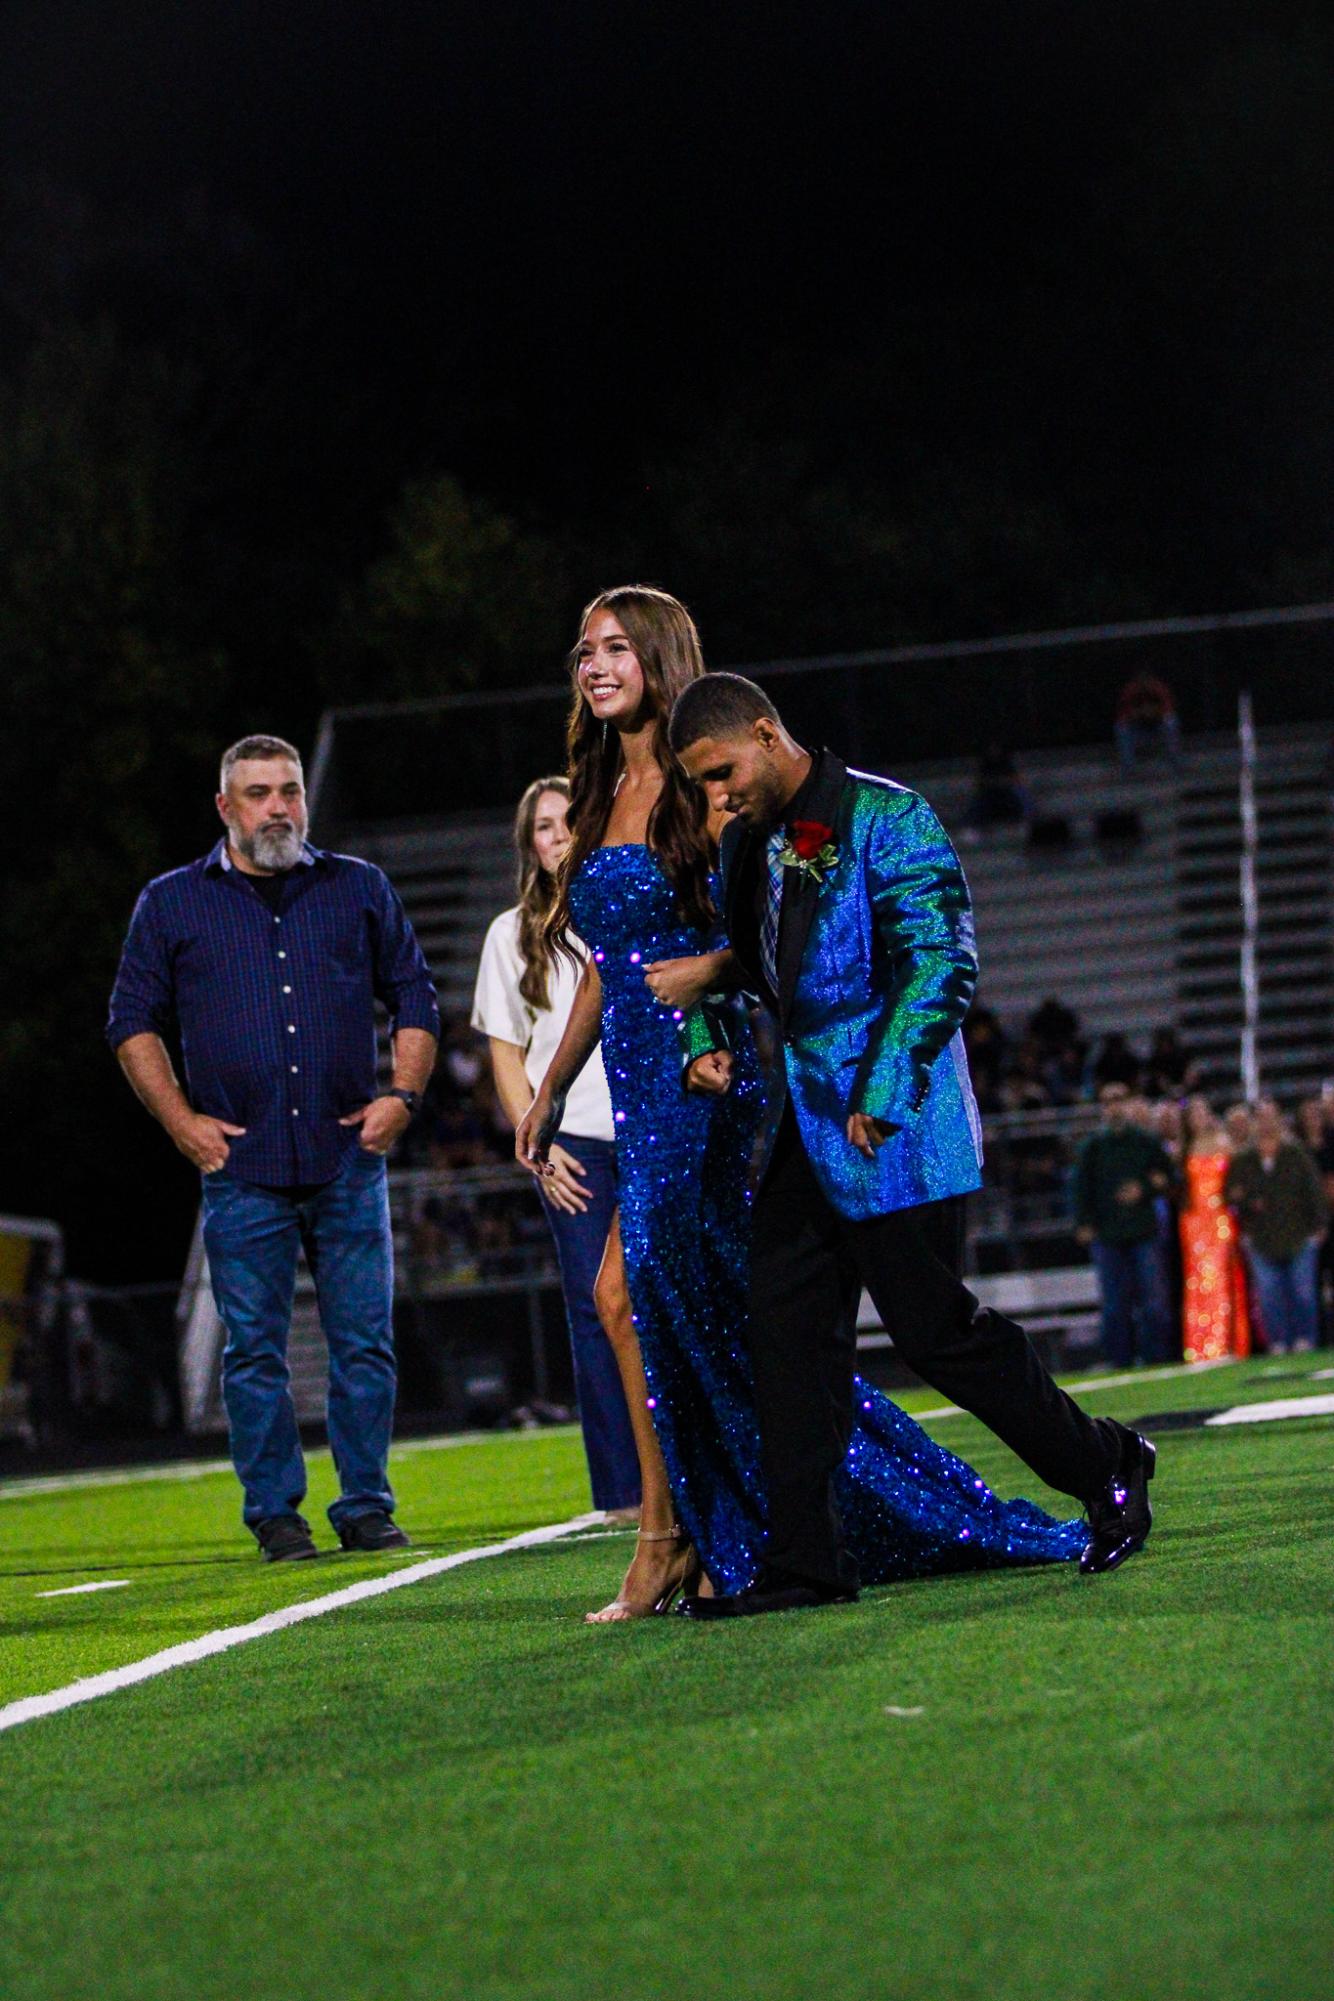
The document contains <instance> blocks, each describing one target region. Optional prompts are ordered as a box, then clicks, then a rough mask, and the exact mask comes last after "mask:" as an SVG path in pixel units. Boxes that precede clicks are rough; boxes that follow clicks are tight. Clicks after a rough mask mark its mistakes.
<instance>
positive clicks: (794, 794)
mask: <svg viewBox="0 0 1334 2001" xmlns="http://www.w3.org/2000/svg"><path fill="white" fill-rule="evenodd" d="M671 741H672V748H673V750H674V751H675V752H676V754H677V756H678V757H679V758H680V760H681V763H682V764H683V765H684V767H685V769H686V771H687V772H688V773H689V774H690V776H691V777H692V778H693V779H694V780H695V782H696V783H698V784H700V785H702V786H703V787H704V788H705V790H706V792H707V793H708V795H709V799H710V803H711V805H712V806H713V807H714V808H715V809H719V810H723V811H728V812H731V813H733V814H734V815H735V817H734V818H733V819H732V820H731V821H730V822H729V823H728V825H727V826H726V827H725V829H724V832H723V837H722V873H723V891H724V903H725V912H724V916H725V924H726V930H727V934H728V938H729V940H730V944H731V950H732V955H733V985H734V986H737V987H741V988H743V989H749V990H750V991H751V992H752V993H753V994H755V995H757V996H758V998H759V1001H760V1004H761V1005H762V1006H763V1007H764V1008H765V1009H767V1011H768V1013H769V1014H770V1016H771V1017H772V1019H773V1024H774V1039H775V1041H776V1043H777V1044H778V1045H779V1046H780V1047H781V1052H782V1060H781V1064H780V1065H776V1066H775V1072H776V1074H775V1076H774V1079H773V1085H774V1088H775V1089H776V1091H777V1092H778V1093H779V1094H780V1097H781V1114H780V1115H779V1116H777V1118H776V1120H773V1121H771V1130H773V1133H774V1137H773V1140H772V1144H771V1147H770V1149H769V1152H768V1156H767V1160H765V1161H764V1162H763V1163H762V1168H761V1173H760V1176H759V1180H758V1188H757V1194H756V1201H755V1212H754V1214H755V1223H754V1237H753V1243H752V1253H751V1256H752V1275H751V1294H750V1314H749V1319H750V1342H751V1356H752V1361H753V1365H754V1375H755V1397H756V1407H757V1410H758V1414H759V1422H760V1433H761V1443H762V1446H763V1452H764V1466H765V1477H766V1484H767V1490H768V1505H769V1537H768V1543H767V1547H766V1562H765V1570H764V1573H763V1574H762V1576H761V1578H760V1579H759V1580H758V1582H757V1583H756V1585H755V1586H753V1587H752V1589H751V1590H750V1591H748V1592H742V1593H740V1594H739V1595H738V1596H737V1597H734V1598H720V1599H698V1600H696V1599H691V1600H689V1601H687V1609H688V1611H689V1613H690V1615H691V1616H695V1617H703V1618H709V1617H720V1616H728V1615H729V1614H733V1613H741V1612H753V1611H770V1610H782V1609H787V1608H789V1607H792V1606H797V1605H805V1604H816V1603H821V1602H825V1601H828V1600H830V1599H835V1598H845V1597H848V1596H851V1595H854V1594H855V1592H856V1588H857V1578H856V1573H855V1568H854V1566H853V1565H852V1562H851V1559H850V1558H849V1556H848V1553H847V1551H846V1548H845V1546H844V1542H843V1537H842V1531H841V1525H840V1521H839V1516H838V1508H837V1505H836V1501H835V1496H834V1484H833V1483H834V1475H835V1473H836V1472H837V1470H838V1468H839V1467H840V1466H841V1465H842V1463H843V1459H844V1456H845V1454H846V1452H847V1448H848V1443H849V1440H850V1437H851V1434H852V1408H853V1396H854V1375H855V1361H856V1309H857V1303H858V1300H859V1297H860V1293H861V1288H862V1287H863V1286H865V1287H866V1289H867V1290H868V1291H869V1292H870V1294H871V1297H872V1299H873V1300H874V1302H875V1305H876V1307H877V1309H878V1311H879V1313H880V1315H881V1318H882V1320H883V1323H884V1326H885V1327H886V1329H887V1330H888V1332H889V1333H890V1334H891V1336H892V1338H893V1341H894V1346H895V1349H896V1350H897V1352H898V1353H899V1355H901V1356H902V1357H903V1359H904V1360H905V1361H907V1362H908V1363H909V1364H910V1365H911V1367H912V1368H914V1369H915V1370H916V1371H917V1373H918V1374H919V1375H920V1376H922V1377H923V1378H924V1380H925V1381H927V1382H928V1383H930V1384H931V1385H932V1386H933V1387H934V1388H935V1389H937V1390H939V1391H940V1392H941V1393H942V1394H943V1395H945V1396H947V1397H949V1398H950V1399H951V1400H952V1401H953V1402H955V1403H958V1404H959V1405H961V1406H962V1408H964V1409H965V1410H968V1411H971V1412H972V1413H973V1414H974V1415H975V1416H977V1417H979V1418H981V1420H982V1421H983V1423H985V1424H987V1425H988V1426H990V1428H991V1429H992V1430H993V1431H994V1432H996V1434H997V1435H998V1436H999V1437H1000V1438H1002V1439H1004V1440H1005V1442H1006V1444H1008V1445H1009V1446H1010V1447H1011V1448H1012V1449H1013V1450H1014V1451H1015V1452H1016V1453H1017V1454H1018V1455H1019V1457H1020V1458H1021V1459H1023V1460H1025V1461H1026V1462H1027V1464H1028V1465H1029V1466H1030V1467H1032V1469H1033V1470H1034V1472H1035V1473H1037V1474H1038V1476H1039V1478H1041V1479H1043V1480H1045V1481H1046V1482H1047V1483H1048V1484H1049V1485H1050V1486H1053V1487H1055V1488H1057V1489H1058V1490H1060V1491H1062V1492H1064V1493H1067V1494H1071V1495H1073V1496H1075V1497H1076V1498H1077V1499H1078V1500H1079V1501H1081V1502H1082V1503H1084V1504H1085V1506H1086V1507H1087V1508H1088V1511H1089V1517H1090V1538H1089V1543H1088V1547H1087V1548H1086V1550H1085V1552H1084V1557H1083V1559H1082V1565H1081V1567H1082V1568H1083V1569H1085V1570H1086V1571H1089V1570H1103V1569H1111V1568H1114V1567H1115V1566H1116V1565H1117V1564H1119V1563H1120V1562H1122V1561H1124V1559H1125V1557H1127V1556H1129V1555H1131V1554H1133V1553H1134V1551H1135V1550H1137V1549H1139V1548H1140V1547H1141V1546H1142V1544H1143V1542H1144V1539H1145V1537H1146V1536H1147V1534H1148V1529H1149V1522H1150V1519H1151V1517H1150V1511H1149V1506H1148V1494H1147V1481H1148V1479H1149V1478H1150V1477H1151V1474H1152V1467H1153V1447H1152V1446H1151V1445H1149V1444H1148V1443H1147V1441H1145V1440H1143V1439H1141V1438H1140V1437H1139V1436H1138V1434H1137V1433H1135V1432H1132V1431H1129V1430H1127V1429H1126V1427H1125V1426H1123V1425H1119V1424H1116V1423H1114V1422H1113V1421H1111V1420H1109V1419H1095V1418H1090V1417H1089V1416H1087V1415H1086V1414H1085V1412H1083V1411H1082V1410H1081V1409H1080V1408H1079V1406H1078V1405H1077V1404H1076V1403H1075V1402H1074V1401H1073V1400H1072V1399H1071V1398H1070V1397H1068V1396H1067V1395H1066V1394H1065V1392H1064V1391H1063V1390H1061V1389H1060V1388H1059V1387H1058V1386H1057V1384H1056V1383H1055V1382H1054V1381H1053V1380H1052V1378H1051V1376H1050V1374H1049V1373H1048V1371H1047V1370H1046V1368H1045V1367H1044V1366H1043V1364H1042V1362H1041V1360H1040V1359H1039V1357H1038V1355H1037V1353H1036V1351H1035V1350H1034V1348H1033V1346H1032V1344H1031V1343H1030V1341H1029V1340H1028V1337H1027V1335H1026V1334H1025V1333H1024V1331H1023V1329H1022V1328H1021V1327H1019V1326H1018V1325H1017V1324H1016V1323H1015V1322H1013V1321H1011V1320H1007V1319H1005V1318H1004V1317H1003V1316H1002V1315H1000V1314H998V1313H996V1312H994V1311H992V1310H991V1309H989V1308H984V1307H982V1306H980V1305H979V1304H978V1301H977V1300H976V1299H975V1297H974V1296H973V1294H972V1293H971V1292H970V1291H969V1290H968V1288H967V1286H966V1285H965V1284H964V1283H963V1280H962V1278H961V1276H960V1273H961V1270H962V1262H963V1237H964V1206H963V1198H964V1197H965V1195H966V1194H967V1193H968V1191H969V1190H971V1189H974V1188H976V1187H977V1186H978V1185H979V1183H980V1181H981V1161H982V1145H981V1125H980V1121H979V1119H978V1114H977V1106H976V1102H975V1100H974V1097H973V1091H972V1085H971V1083H970V1081H969V1076H968V1065H967V1059H966V1057H965V1054H964V1049H963V1042H962V1036H961V1029H962V1025H963V1020H964V1016H965V1014H966V1013H967V1010H968V1005H969V1002H970V1000H971V998H972V994H973V989H974V986H975V984H976V979H977V956H976V952H975V948H974V938H973V922H972V908H971V902H970V899H969V894H968V886H967V883H966V882H965V880H964V874H963V870H962V867H961V866H960V863H959V858H958V856H957V855H956V853H955V851H954V849H953V847H952V845H951V843H950V841H949V838H948V836H947V835H946V833H945V830H944V828H943V827H942V826H941V824H940V822H939V820H938V819H937V818H936V816H935V814H934V813H933V812H932V810H931V808H930V807H929V806H928V805H927V803H926V801H925V800H924V799H922V798H920V797H919V796H918V795H917V794H916V793H914V792H910V791H908V790H906V789H905V788H904V787H902V786H899V785H895V784H893V783H891V782H890V781H889V780H888V779H884V778H877V777H872V776H869V775H867V774H865V773H862V772H856V771H849V769H848V767H847V766H846V765H845V764H844V763H843V762H842V761H841V760H840V759H839V758H837V757H835V756H834V755H833V754H832V753H831V752H829V751H818V752H816V753H814V754H813V755H812V754H810V753H808V752H806V751H804V750H803V749H802V748H801V746H800V745H799V744H797V743H796V742H795V741H794V740H793V739H792V737H791V736H789V735H788V733H787V731H786V730H785V729H784V728H783V725H782V722H781V720H780V719H779V717H778V714H777V711H776V710H775V708H774V706H773V704H772V702H770V701H769V699H768V697H767V696H766V695H765V694H764V692H763V691H762V690H761V689H760V688H758V687H756V686H755V684H754V683H753V682H749V681H746V680H743V679H742V678H741V676H739V675H732V674H709V675H705V676H704V677H703V678H702V679H700V680H698V681H696V682H694V683H692V685H691V686H690V687H689V688H688V689H687V690H686V691H685V693H684V694H683V695H682V696H681V698H680V700H679V701H678V703H677V706H676V709H675V711H674V712H673V716H672V722H671ZM726 1018H727V1009H726V1007H725V1006H723V1005H718V1004H713V1003H711V1002H705V1003H702V1004H700V1005H697V1006H696V1007H694V1008H692V1009H690V1010H688V1011H687V1012H686V1014H685V1018H684V1020H683V1022H682V1042H683V1053H684V1057H685V1061H686V1065H687V1082H688V1084H689V1086H690V1088H695V1089H699V1088H703V1089H710V1088H711V1089H715V1090H716V1089H725V1088H726V1086H727V1082H728V1080H729V1072H730V1057H729V1055H728V1053H727V1025H726Z"/></svg>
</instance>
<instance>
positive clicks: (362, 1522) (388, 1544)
mask: <svg viewBox="0 0 1334 2001" xmlns="http://www.w3.org/2000/svg"><path fill="white" fill-rule="evenodd" d="M338 1540H339V1542H341V1543H342V1545H343V1548H344V1549H357V1550H360V1551H361V1553H362V1554H363V1556H375V1555H377V1554H378V1553H379V1552H380V1551H381V1550H383V1549H411V1548H412V1539H411V1537H410V1536H406V1535H404V1533H403V1531H402V1529H401V1528H400V1527H399V1526H398V1523H397V1522H396V1521H395V1520H394V1518H393V1516H392V1515H387V1514H385V1512H384V1510H383V1508H369V1509H368V1510H367V1511H366V1513H365V1514H364V1515H353V1517H352V1519H351V1521H350V1522H342V1523H340V1524H339V1529H338Z"/></svg>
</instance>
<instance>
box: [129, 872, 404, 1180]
mask: <svg viewBox="0 0 1334 2001" xmlns="http://www.w3.org/2000/svg"><path fill="white" fill-rule="evenodd" d="M376 1000H380V1001H383V1003H384V1005H385V1007H386V1008H387V1009H388V1010H389V1014H390V1017H391V1025H392V1026H393V1027H394V1028H424V1029H426V1030H427V1031H428V1032H429V1033H430V1034H431V1035H437V1036H438V1035H439V1033H440V1012H439V1009H438V1007H437V1005H436V998H435V987H434V985H433V983H432V980H431V975H430V971H429V969H428V967H427V964H426V961H425V959H424V958H423V957H422V951H421V947H420V945H419V944H418V943H417V939H416V936H415V934H414V933H413V929H412V926H411V925H410V924H409V922H408V919H407V916H406V914H405V912H404V909H403V906H402V904H401V903H400V902H399V900H398V896H397V894H396V892H395V891H394V889H393V887H392V885H391V884H390V882H389V879H388V877H387V876H386V875H385V874H384V873H383V871H382V870H380V869H378V868H376V867H374V866H373V864H372V863H370V862H363V861H358V860H356V859H355V857H353V856H351V855H335V854H327V853H324V852H322V851H321V850H320V849H319V848H311V847H307V848H306V849H305V850H304V852H303V854H302V858H301V864H300V865H299V866H298V867H297V868H295V869H294V870H293V871H292V874H291V877H290V878H289V880H288V881H287V883H286V884H285V886H284V891H283V900H282V903H281V904H280V906H279V908H278V910H277V912H274V911H272V910H270V909H269V908H268V906H267V904H265V903H264V901H263V900H262V898H261V897H259V896H258V895H257V894H256V893H255V891H254V890H253V889H252V888H251V887H250V885H249V883H248V882H247V881H246V878H245V876H244V875H243V874H242V873H241V872H240V871H239V870H237V869H234V868H233V867H232V865H231V861H230V859H229V858H228V855H227V844H226V841H225V840H222V841H219V842H218V845H217V847H216V848H214V850H213V852H212V854H210V855H207V856H206V857H205V858H204V859H203V860H202V861H197V862H191V863H190V865H189V866H188V867H187V868H179V869H173V870H172V872H171V874H170V875H160V876H158V877H157V879H156V880H155V881H153V882H150V883H149V885H148V887H147V889H145V890H144V892H143V894H142V895H141V896H140V898H139V901H138V903H137V904H136V905H135V910H134V916H133V917H132V918H131V920H130V929H129V933H128V936H127V937H126V940H125V947H124V950H123V952H122V954H121V961H120V970H119V972H118V973H117V975H116V984H115V987H114V989H113V990H112V995H111V1016H110V1020H109V1021H108V1023H107V1039H108V1041H109V1042H110V1044H111V1046H112V1048H113V1049H118V1048H119V1047H120V1045H121V1043H122V1042H125V1041H126V1040H127V1039H128V1038H129V1037H130V1036H131V1035H143V1034H151V1035H160V1036H163V1037H164V1038H165V1037H166V1036H168V1035H170V1034H171V1032H172V1030H173V1029H175V1030H177V1031H179V1034H180V1043H181V1054H182V1057H183V1058H184V1063H185V1079H186V1090H187V1092H188V1094H189V1097H190V1102H191V1104H192V1105H193V1106H194V1108H195V1110H196V1111H199V1112H205V1113H207V1114H208V1115H209V1116H210V1117H212V1118H218V1119H226V1120H227V1122H228V1123H229V1124H230V1125H237V1126H244V1127H245V1129H246V1130H245V1135H244V1137H243V1138H240V1139H234V1140H232V1142H231V1156H230V1159H229V1160H228V1163H227V1166H226V1167H225V1168H224V1169H223V1172H224V1173H226V1174H230V1175H233V1176H234V1177H235V1178H236V1179H237V1180H238V1181H255V1182H260V1183H262V1184H264V1185H266V1186H268V1187H274V1188H290V1187H294V1186H299V1185H302V1184H306V1185H309V1184H311V1183H315V1182H321V1181H331V1180H332V1179H333V1178H334V1176H335V1175H336V1174H337V1173H338V1170H339V1167H340V1165H341V1163H342V1160H343V1157H344V1155H345V1154H346V1153H347V1152H348V1151H349V1150H350V1149H351V1148H352V1147H354V1146H355V1145H356V1144H357V1130H356V1127H355V1126H340V1125H339V1123H338V1121H339V1119H340V1118H342V1117H343V1116H344V1115H345V1114H346V1113H348V1112H354V1111H356V1110H357V1109H358V1107H359V1106H361V1105H364V1104H367V1103H369V1101H370V1100H371V1099H372V1098H373V1097H374V1096H375V1093H376V1088H377V1086H376V1078H375V1068H376V1045H375V1008H374V1003H375V1001H376Z"/></svg>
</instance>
